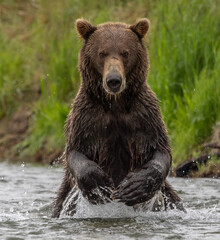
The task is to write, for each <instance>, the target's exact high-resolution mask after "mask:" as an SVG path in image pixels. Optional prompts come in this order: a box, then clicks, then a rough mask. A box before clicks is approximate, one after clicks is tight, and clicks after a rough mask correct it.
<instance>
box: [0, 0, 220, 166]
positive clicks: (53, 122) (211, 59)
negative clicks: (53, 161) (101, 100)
mask: <svg viewBox="0 0 220 240" xmlns="http://www.w3.org/2000/svg"><path fill="white" fill-rule="evenodd" d="M218 3H219V2H218V0H193V1H189V0H177V1H175V0H167V1H163V0H157V1H153V0H148V1H142V0H136V1H126V0H123V1H122V0H121V1H98V0H92V1H79V0H65V1H59V0H53V1H50V0H49V1H43V0H38V1H27V0H19V1H12V0H7V1H6V0H2V1H0V14H1V21H0V118H3V117H4V116H7V115H10V114H11V113H12V112H13V111H15V109H16V108H18V107H19V106H20V105H22V104H23V103H24V102H26V103H27V102H28V103H30V107H31V108H32V110H33V111H34V115H33V117H32V119H31V123H32V124H31V127H30V129H29V132H28V135H27V137H26V139H25V140H24V141H23V142H22V143H21V145H22V147H23V148H24V149H25V151H24V152H23V153H24V154H32V153H34V152H36V151H37V150H38V149H40V148H41V147H42V146H44V147H45V148H48V149H56V148H63V147H64V142H65V139H64V134H63V126H64V122H65V119H66V116H67V114H68V111H69V108H70V104H71V103H72V101H73V98H74V96H75V94H76V92H77V90H78V87H79V84H80V76H79V73H78V70H77V59H78V52H79V50H80V47H81V42H80V40H79V39H78V37H77V36H76V32H75V30H74V21H75V19H76V18H78V17H84V18H86V19H88V20H90V21H91V22H93V23H94V24H99V23H102V22H105V21H124V22H127V23H134V22H135V20H136V19H137V18H140V17H148V18H149V19H150V21H151V24H152V28H151V33H150V35H149V37H148V39H149V40H148V41H147V42H148V45H149V46H148V48H149V55H150V60H151V70H150V73H149V77H148V82H149V84H150V86H151V87H152V89H153V90H154V91H155V92H156V94H157V96H158V98H159V99H160V101H161V103H160V104H161V109H162V113H163V115H164V120H165V122H166V124H167V127H168V131H169V134H170V138H171V144H172V148H173V153H174V162H175V163H178V162H180V161H182V160H184V159H186V158H187V156H188V155H190V154H194V152H195V149H197V147H198V146H199V145H200V144H201V143H202V142H204V141H205V140H206V139H207V138H208V137H209V136H210V135H211V132H212V128H213V126H214V125H215V124H216V122H217V121H220V68H219V66H220V48H219V42H220V17H219V12H220V5H219V4H218ZM36 89H37V90H39V89H40V91H41V94H40V95H39V96H37V97H34V98H33V96H35V95H36V94H35V92H36V91H37V90H36Z"/></svg>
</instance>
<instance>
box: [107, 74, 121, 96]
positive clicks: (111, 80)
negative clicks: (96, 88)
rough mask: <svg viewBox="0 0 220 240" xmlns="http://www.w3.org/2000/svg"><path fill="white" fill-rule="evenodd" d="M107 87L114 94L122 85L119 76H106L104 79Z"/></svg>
mask: <svg viewBox="0 0 220 240" xmlns="http://www.w3.org/2000/svg"><path fill="white" fill-rule="evenodd" d="M106 83H107V86H108V87H109V88H110V89H111V90H112V91H114V92H116V91H117V90H118V89H119V88H120V86H121V83H122V77H121V75H119V74H108V75H107V77H106Z"/></svg>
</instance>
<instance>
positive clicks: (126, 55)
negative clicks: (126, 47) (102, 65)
mask: <svg viewBox="0 0 220 240" xmlns="http://www.w3.org/2000/svg"><path fill="white" fill-rule="evenodd" d="M121 55H122V57H123V58H128V55H129V53H128V51H124V52H122V53H121Z"/></svg>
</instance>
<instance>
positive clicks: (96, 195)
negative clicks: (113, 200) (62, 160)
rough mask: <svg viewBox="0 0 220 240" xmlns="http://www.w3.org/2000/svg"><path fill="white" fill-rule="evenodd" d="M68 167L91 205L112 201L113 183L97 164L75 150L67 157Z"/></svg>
mask: <svg viewBox="0 0 220 240" xmlns="http://www.w3.org/2000/svg"><path fill="white" fill-rule="evenodd" d="M67 166H68V168H69V170H70V172H71V173H72V175H73V177H74V178H75V180H76V183H77V185H78V187H79V189H80V190H81V191H82V194H83V196H84V197H86V198H87V199H88V200H89V201H90V202H91V203H93V204H97V203H104V202H105V201H107V202H108V201H110V195H111V193H112V185H113V182H112V180H111V179H110V178H109V176H108V175H107V174H106V173H105V172H104V171H103V170H102V169H101V167H100V166H99V165H98V164H97V163H95V162H93V161H91V160H89V159H88V158H87V157H86V156H85V155H83V154H81V153H79V152H77V151H74V150H73V151H71V152H70V153H69V154H68V155H67Z"/></svg>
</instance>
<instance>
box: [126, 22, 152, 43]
mask: <svg viewBox="0 0 220 240" xmlns="http://www.w3.org/2000/svg"><path fill="white" fill-rule="evenodd" d="M149 28H150V21H149V20H148V19H147V18H141V19H139V20H138V21H137V23H136V24H134V25H131V26H130V29H131V30H132V31H133V32H135V33H136V34H137V35H138V37H140V38H141V39H142V38H143V37H144V36H145V35H146V33H147V32H148V30H149Z"/></svg>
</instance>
